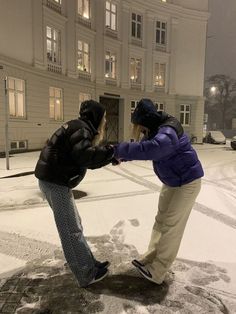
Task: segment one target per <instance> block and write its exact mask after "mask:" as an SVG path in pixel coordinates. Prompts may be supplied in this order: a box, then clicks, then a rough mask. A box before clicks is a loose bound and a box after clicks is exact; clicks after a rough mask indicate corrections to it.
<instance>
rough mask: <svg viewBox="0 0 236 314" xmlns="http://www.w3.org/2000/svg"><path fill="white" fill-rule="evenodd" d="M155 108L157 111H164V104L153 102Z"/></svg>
mask: <svg viewBox="0 0 236 314" xmlns="http://www.w3.org/2000/svg"><path fill="white" fill-rule="evenodd" d="M155 106H156V108H157V111H164V104H163V103H159V102H155Z"/></svg>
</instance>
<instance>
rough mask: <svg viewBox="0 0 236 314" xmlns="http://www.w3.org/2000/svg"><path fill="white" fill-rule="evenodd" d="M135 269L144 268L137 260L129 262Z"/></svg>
mask: <svg viewBox="0 0 236 314" xmlns="http://www.w3.org/2000/svg"><path fill="white" fill-rule="evenodd" d="M131 263H132V264H133V265H134V266H135V267H143V266H145V265H144V264H142V263H141V262H139V261H138V260H137V259H133V260H132V262H131Z"/></svg>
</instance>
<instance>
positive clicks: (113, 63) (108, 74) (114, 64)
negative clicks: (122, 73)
mask: <svg viewBox="0 0 236 314" xmlns="http://www.w3.org/2000/svg"><path fill="white" fill-rule="evenodd" d="M107 57H108V59H107ZM112 57H114V59H112ZM107 64H108V68H109V71H108V72H107ZM113 68H114V76H113V74H112V73H113V70H112V69H113ZM105 78H106V79H113V80H115V79H116V78H117V55H116V53H114V52H112V51H110V50H106V52H105Z"/></svg>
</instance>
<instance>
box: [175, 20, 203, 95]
mask: <svg viewBox="0 0 236 314" xmlns="http://www.w3.org/2000/svg"><path fill="white" fill-rule="evenodd" d="M177 27H178V30H177V36H178V38H177V41H176V42H177V43H176V46H177V47H176V51H173V52H172V53H175V54H176V73H175V75H176V77H175V84H176V85H175V91H176V93H177V94H180V95H181V94H182V95H193V96H201V95H202V94H203V81H204V63H205V37H206V22H205V21H200V20H190V19H185V18H180V19H179V21H178V26H177Z"/></svg>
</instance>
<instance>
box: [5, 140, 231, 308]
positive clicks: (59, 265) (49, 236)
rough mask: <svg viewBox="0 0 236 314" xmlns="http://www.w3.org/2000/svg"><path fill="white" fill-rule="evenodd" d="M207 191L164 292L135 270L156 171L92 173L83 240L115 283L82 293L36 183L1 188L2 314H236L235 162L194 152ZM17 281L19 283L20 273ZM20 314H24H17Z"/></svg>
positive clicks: (25, 161) (30, 165) (126, 167)
mask: <svg viewBox="0 0 236 314" xmlns="http://www.w3.org/2000/svg"><path fill="white" fill-rule="evenodd" d="M196 149H197V150H198V151H199V156H200V159H201V161H202V163H203V165H204V169H205V173H206V175H205V177H204V180H203V188H202V190H201V193H200V195H199V197H198V199H197V203H196V205H195V207H194V210H193V212H192V214H191V216H190V219H189V222H188V225H187V228H186V231H185V234H184V238H183V241H182V244H181V248H180V251H179V254H178V258H177V260H176V262H175V263H174V265H173V267H172V269H171V272H170V273H169V274H168V276H167V279H166V284H165V285H163V286H162V287H158V286H156V285H154V284H152V283H150V282H148V281H147V280H145V279H143V278H141V277H140V276H139V274H138V273H137V272H136V271H135V269H133V267H132V265H131V263H130V261H131V260H132V259H133V258H137V257H138V256H139V254H142V253H143V252H144V251H145V249H146V248H147V244H148V241H149V237H150V232H151V228H152V224H153V221H154V217H155V214H156V210H157V202H158V195H159V191H160V187H161V182H160V181H159V180H157V178H156V176H155V175H154V174H153V172H152V165H151V163H150V162H129V163H128V162H127V163H124V164H122V165H121V166H118V167H112V166H108V167H105V168H103V169H99V170H94V171H89V172H88V174H87V176H86V178H85V180H84V181H83V182H82V183H81V185H79V186H78V187H76V189H75V190H74V193H75V196H76V197H80V196H81V195H82V194H81V192H83V193H84V194H83V195H84V196H83V197H82V198H78V199H76V203H77V206H78V210H79V212H80V215H81V217H82V221H83V226H84V231H85V235H86V237H87V239H88V241H89V243H90V245H91V248H92V250H93V252H94V254H95V255H96V256H97V258H98V259H101V260H105V259H109V260H110V261H111V270H110V275H109V276H108V277H107V278H106V279H104V280H103V281H101V282H100V283H97V284H96V285H94V286H91V287H90V288H89V289H80V288H78V286H77V283H76V282H75V280H74V278H73V276H72V274H71V273H70V271H69V270H68V269H67V268H66V267H65V266H64V263H65V260H64V258H63V254H62V251H61V246H60V241H59V238H58V234H57V232H56V228H55V225H54V221H53V217H52V213H51V211H50V209H49V208H48V205H47V204H46V203H45V202H44V201H43V199H42V196H41V194H40V193H39V190H38V187H37V180H36V179H35V177H34V176H33V175H30V176H25V177H18V178H9V179H1V185H0V269H1V275H0V282H1V283H0V287H1V288H0V313H1V307H2V313H41V314H42V313H55V314H60V313H73V314H74V313H86V314H87V313H107V314H110V313H112V314H113V313H114V314H118V313H119V314H120V313H122V314H125V313H128V314H130V313H135V314H136V313H137V314H139V313H140V314H143V313H144V314H146V313H174V312H176V311H178V313H187V312H188V313H197V312H198V313H210V312H212V313H235V312H236V248H235V236H236V206H235V180H236V168H235V162H236V152H234V151H231V150H230V149H229V147H223V146H215V145H201V146H197V145H196ZM37 156H38V152H34V153H27V154H21V155H14V156H13V157H11V158H10V165H11V168H12V170H10V171H6V170H5V169H4V166H5V165H4V161H5V160H4V159H0V176H5V175H6V174H7V175H10V174H13V173H20V172H25V171H31V170H33V169H34V165H35V162H36V159H37ZM19 267H20V268H21V269H19V271H18V273H15V271H16V269H17V268H19ZM16 309H18V310H16Z"/></svg>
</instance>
